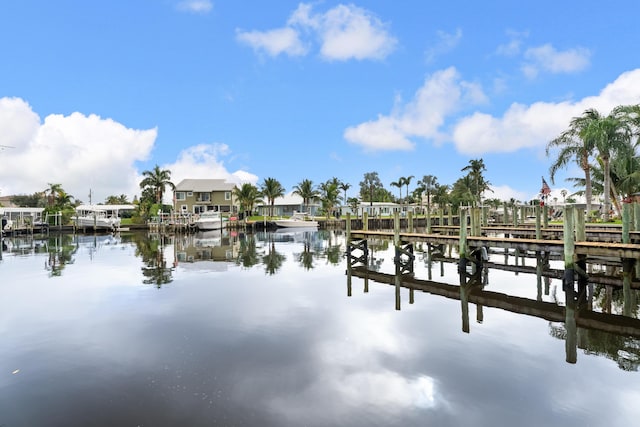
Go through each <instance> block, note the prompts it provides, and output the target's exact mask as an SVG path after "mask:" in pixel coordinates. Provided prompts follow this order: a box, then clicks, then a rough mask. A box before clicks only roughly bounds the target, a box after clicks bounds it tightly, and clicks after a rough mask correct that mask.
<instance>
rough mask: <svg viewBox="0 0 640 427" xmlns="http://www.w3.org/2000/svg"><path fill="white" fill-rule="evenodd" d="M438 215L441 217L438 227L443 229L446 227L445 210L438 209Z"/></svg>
mask: <svg viewBox="0 0 640 427" xmlns="http://www.w3.org/2000/svg"><path fill="white" fill-rule="evenodd" d="M438 215H439V216H440V219H439V222H438V225H439V226H440V227H442V226H443V225H444V208H440V209H438Z"/></svg>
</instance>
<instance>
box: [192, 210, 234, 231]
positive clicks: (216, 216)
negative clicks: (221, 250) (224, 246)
mask: <svg viewBox="0 0 640 427" xmlns="http://www.w3.org/2000/svg"><path fill="white" fill-rule="evenodd" d="M227 222H228V220H227V218H224V217H223V216H222V215H221V214H220V212H218V211H206V212H202V213H201V214H200V216H199V217H198V219H196V220H195V222H194V225H195V226H196V227H197V228H198V230H221V229H223V228H225V227H226V225H227Z"/></svg>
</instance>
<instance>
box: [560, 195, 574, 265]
mask: <svg viewBox="0 0 640 427" xmlns="http://www.w3.org/2000/svg"><path fill="white" fill-rule="evenodd" d="M573 212H574V207H573V206H566V207H565V211H564V227H563V233H562V234H563V237H564V268H565V270H571V271H573V256H574V252H575V241H574V236H573V232H574V224H573V223H574V221H575V215H574V213H573Z"/></svg>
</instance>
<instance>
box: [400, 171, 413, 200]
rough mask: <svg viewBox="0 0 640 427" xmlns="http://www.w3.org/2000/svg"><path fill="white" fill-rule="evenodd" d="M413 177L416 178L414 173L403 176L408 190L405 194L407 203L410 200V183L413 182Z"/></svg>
mask: <svg viewBox="0 0 640 427" xmlns="http://www.w3.org/2000/svg"><path fill="white" fill-rule="evenodd" d="M413 178H415V177H414V176H413V175H409V176H405V177H402V179H403V183H404V185H406V186H407V192H406V196H405V200H407V203H408V201H409V184H411V180H412V179H413Z"/></svg>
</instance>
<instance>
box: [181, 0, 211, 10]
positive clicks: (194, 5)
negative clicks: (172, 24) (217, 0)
mask: <svg viewBox="0 0 640 427" xmlns="http://www.w3.org/2000/svg"><path fill="white" fill-rule="evenodd" d="M177 8H178V10H180V11H183V12H192V13H209V12H211V9H213V3H212V2H211V1H210V0H183V1H181V2H179V3H178V5H177Z"/></svg>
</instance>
